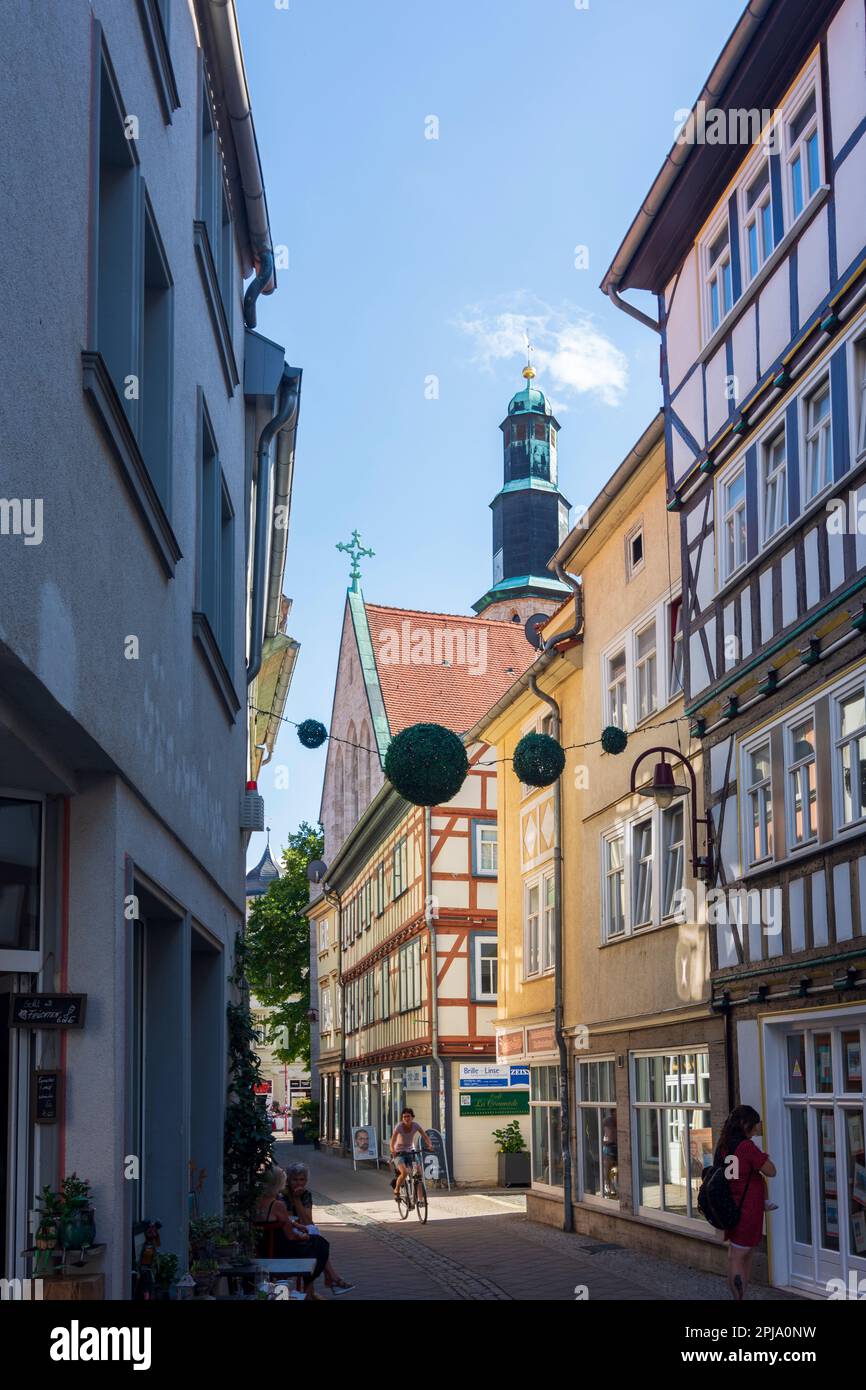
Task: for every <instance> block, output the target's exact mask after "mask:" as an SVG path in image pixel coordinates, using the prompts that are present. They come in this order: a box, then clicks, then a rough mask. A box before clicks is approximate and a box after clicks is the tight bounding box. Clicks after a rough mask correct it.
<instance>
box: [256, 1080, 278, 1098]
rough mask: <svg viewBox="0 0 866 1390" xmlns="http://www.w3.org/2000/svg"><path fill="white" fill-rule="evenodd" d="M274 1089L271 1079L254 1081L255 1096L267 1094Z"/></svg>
mask: <svg viewBox="0 0 866 1390" xmlns="http://www.w3.org/2000/svg"><path fill="white" fill-rule="evenodd" d="M273 1089H274V1083H273V1081H254V1082H253V1090H254V1091H255V1093H256V1095H257V1096H269V1095H270V1094H271V1091H272V1090H273Z"/></svg>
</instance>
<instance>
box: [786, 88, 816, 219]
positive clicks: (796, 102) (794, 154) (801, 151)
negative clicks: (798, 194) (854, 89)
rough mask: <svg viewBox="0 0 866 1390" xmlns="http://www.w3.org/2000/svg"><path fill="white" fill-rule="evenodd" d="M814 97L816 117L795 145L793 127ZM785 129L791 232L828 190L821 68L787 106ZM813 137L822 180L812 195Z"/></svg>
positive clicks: (788, 216)
mask: <svg viewBox="0 0 866 1390" xmlns="http://www.w3.org/2000/svg"><path fill="white" fill-rule="evenodd" d="M813 94H814V97H815V114H814V116H812V118H811V120H810V121H809V122H808V124H807V125H806V126H805V127H804V129H803V132H802V134H801V135H799V136H798V137H797V139H796V140H794V141H793V142H792V140H791V125H792V124H793V122H794V121H795V120H796V118H797V116H798V115H799V114H800V112H801V111H802V109H803V107H804V106H805V104H806V102H808V100H809V98H810V96H811V95H813ZM782 129H783V132H784V135H783V139H784V147H785V148H784V155H783V165H784V175H783V181H784V185H785V193H784V197H785V210H786V214H787V216H786V231H787V230H789V229H790V228H791V227H793V226H794V224H795V222H799V220H800V218H801V217H802V216H803V215H804V214H805V213H806V212H807V211H808V209H809V207H810V205H811V204H812V202H813V200H814V199H815V198H816V197H817V196H818V194H819V193H820V191H821V189H822V188H823V186H824V179H825V171H824V148H823V146H824V127H823V121H822V112H821V88H820V84H819V82H818V71H817V65H815V64H813V65H812V66H811V67H810V69H809V71H808V73H807V74H805V75H804V77H803V79H802V80H801V81H800V82H799V83H798V85H797V88H796V91H795V92H794V93H793V95H792V96H791V97H790V98H789V99H788V101H787V102H786V103H785V110H784V115H783V119H782ZM812 134H815V136H816V143H817V150H818V177H817V181H816V183H815V187H814V188H812V189H811V191H810V190H809V187H808V185H809V184H810V183H811V179H810V177H809V165H808V159H807V142H808V140H809V139H810V137H811V135H812ZM797 159H799V160H800V171H801V175H802V179H803V182H802V189H803V206H802V207H801V208H800V210H799V212H798V211H797V210H796V209H795V206H794V175H793V169H794V163H795V162H796V160H797Z"/></svg>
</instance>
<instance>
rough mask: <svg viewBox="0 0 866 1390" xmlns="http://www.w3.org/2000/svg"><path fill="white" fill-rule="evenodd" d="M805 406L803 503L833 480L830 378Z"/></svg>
mask: <svg viewBox="0 0 866 1390" xmlns="http://www.w3.org/2000/svg"><path fill="white" fill-rule="evenodd" d="M804 405H805V424H806V450H805V453H806V457H805V460H804V462H805V479H804V483H805V486H804V490H803V492H804V495H803V502H804V504H805V503H807V502H811V501H812V499H813V498H814V497H817V496H818V494H819V492H823V491H824V488H825V487H829V486H830V484H831V483H832V481H833V431H832V420H831V415H830V380H829V378H828V377H825V378H824V380H823V381H822V382H821V383H820V384H819V385H818V386H817V387H816V388H815V390H814V391H813V392H812V394H811V395H810V396H807V398H806V401H805V402H804Z"/></svg>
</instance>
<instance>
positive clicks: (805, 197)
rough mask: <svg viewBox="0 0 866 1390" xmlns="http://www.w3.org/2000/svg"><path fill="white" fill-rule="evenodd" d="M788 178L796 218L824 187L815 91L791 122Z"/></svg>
mask: <svg viewBox="0 0 866 1390" xmlns="http://www.w3.org/2000/svg"><path fill="white" fill-rule="evenodd" d="M788 180H789V191H790V198H791V212H792V220H794V219H796V218H797V217H799V216H800V213H801V212H802V211H803V209H804V207H805V206H806V204H807V203H808V202H810V201H811V199H812V198H813V197H814V196H815V194H816V193H817V192H818V189H819V188H820V187H821V154H820V150H819V148H818V111H817V103H816V100H815V92H814V91H812V92H810V93H809V95H808V97H807V98H806V100H805V101H804V102H803V104H802V106H801V107H800V109H799V111H798V112H797V114H796V116H794V118H793V120H791V121H789V122H788Z"/></svg>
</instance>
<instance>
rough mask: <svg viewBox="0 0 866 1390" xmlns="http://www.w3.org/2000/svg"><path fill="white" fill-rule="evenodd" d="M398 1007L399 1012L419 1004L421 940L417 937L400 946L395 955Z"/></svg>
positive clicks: (416, 1006) (414, 1007) (404, 1011)
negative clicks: (406, 944)
mask: <svg viewBox="0 0 866 1390" xmlns="http://www.w3.org/2000/svg"><path fill="white" fill-rule="evenodd" d="M397 988H398V1007H399V1010H400V1013H406V1012H407V1011H408V1010H409V1009H417V1008H418V1007H419V1006H420V1004H421V942H420V939H419V938H418V937H416V938H415V940H414V941H410V942H409V944H408V946H403V947H401V949H400V951H399V953H398V957H397Z"/></svg>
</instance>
